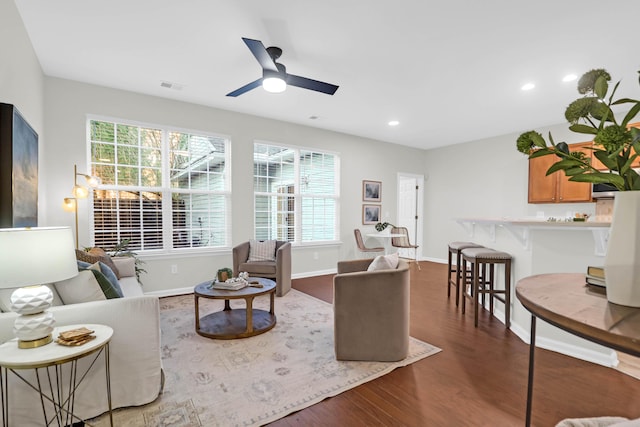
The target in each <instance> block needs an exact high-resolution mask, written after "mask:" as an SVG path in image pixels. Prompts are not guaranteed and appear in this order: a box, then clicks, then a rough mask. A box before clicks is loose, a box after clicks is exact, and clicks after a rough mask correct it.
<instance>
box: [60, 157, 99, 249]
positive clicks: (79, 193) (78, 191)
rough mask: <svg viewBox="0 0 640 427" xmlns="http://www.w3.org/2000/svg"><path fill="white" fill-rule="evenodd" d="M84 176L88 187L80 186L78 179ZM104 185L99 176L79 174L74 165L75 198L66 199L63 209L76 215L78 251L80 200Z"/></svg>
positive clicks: (72, 191)
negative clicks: (91, 189) (93, 189)
mask: <svg viewBox="0 0 640 427" xmlns="http://www.w3.org/2000/svg"><path fill="white" fill-rule="evenodd" d="M79 176H82V177H84V179H85V180H86V181H87V186H88V187H89V188H88V187H85V186H83V185H80V184H78V177H79ZM101 183H102V180H101V179H100V178H98V177H97V176H92V175H87V174H84V173H79V172H78V166H77V165H73V188H72V189H71V193H72V194H73V197H65V198H64V203H63V205H62V206H63V208H64V210H66V211H68V212H72V211H73V212H74V213H75V220H76V222H75V226H76V227H75V232H76V234H75V236H76V249H79V243H78V199H86V198H87V197H89V191H90V188H96V187H97V186H98V185H100V184H101Z"/></svg>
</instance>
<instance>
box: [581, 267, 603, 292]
mask: <svg viewBox="0 0 640 427" xmlns="http://www.w3.org/2000/svg"><path fill="white" fill-rule="evenodd" d="M586 280H587V284H588V285H594V286H600V287H603V288H604V287H606V286H607V285H606V283H605V281H604V267H596V266H591V265H590V266H588V267H587V277H586Z"/></svg>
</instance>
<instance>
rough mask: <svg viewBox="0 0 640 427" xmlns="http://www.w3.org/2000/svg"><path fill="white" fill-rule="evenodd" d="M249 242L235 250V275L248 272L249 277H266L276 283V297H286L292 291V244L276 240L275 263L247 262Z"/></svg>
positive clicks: (241, 244)
mask: <svg viewBox="0 0 640 427" xmlns="http://www.w3.org/2000/svg"><path fill="white" fill-rule="evenodd" d="M249 248H250V245H249V242H243V243H240V244H239V245H238V246H236V247H234V248H233V275H234V276H238V273H240V272H242V271H246V272H247V273H249V276H254V277H266V278H267V279H273V280H275V282H276V296H279V297H281V296H284V295H286V293H287V292H289V290H290V289H291V243H290V242H285V241H282V240H276V253H275V258H276V260H275V261H251V262H249V261H247V260H248V259H249Z"/></svg>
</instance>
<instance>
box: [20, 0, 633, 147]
mask: <svg viewBox="0 0 640 427" xmlns="http://www.w3.org/2000/svg"><path fill="white" fill-rule="evenodd" d="M15 2H16V4H17V6H18V9H19V11H20V14H21V16H22V19H23V21H24V24H25V26H26V29H27V32H28V33H29V36H30V38H31V41H32V44H33V46H34V49H35V52H36V54H37V56H38V58H39V60H40V63H41V65H42V68H43V71H44V73H45V74H46V75H48V76H54V77H61V78H65V79H71V80H77V81H82V82H87V83H93V84H97V85H103V86H108V87H113V88H118V89H124V90H130V91H134V92H139V93H144V94H149V95H155V96H160V97H165V98H171V99H176V100H182V101H187V102H192V103H196V104H202V105H207V106H211V107H216V108H222V109H225V110H232V111H238V112H243V113H249V114H253V115H257V116H262V117H268V118H273V119H278V120H284V121H288V122H293V123H299V124H303V125H308V126H314V127H319V128H324V129H331V130H336V131H341V132H345V133H349V134H353V135H359V136H364V137H369V138H374V139H379V140H383V141H388V142H392V143H397V144H402V145H408V146H413V147H422V148H432V147H438V146H444V145H450V144H456V143H460V142H466V141H472V140H477V139H482V138H486V137H491V136H496V135H502V134H506V133H511V132H521V131H525V130H530V129H532V128H535V127H539V126H544V125H551V124H558V123H563V121H564V109H565V107H566V106H567V105H568V104H569V103H570V102H571V101H572V100H573V99H575V98H576V97H577V96H578V93H577V91H576V90H575V85H576V82H572V83H563V82H562V81H561V79H562V77H564V76H565V75H566V74H569V73H574V74H577V75H578V76H580V75H581V74H582V73H584V72H585V71H588V70H589V69H592V68H606V69H607V70H608V71H609V72H610V73H611V74H612V77H613V80H614V81H617V80H621V79H622V80H623V81H622V84H621V87H620V90H619V94H620V95H626V96H633V97H636V98H638V97H640V93H639V90H638V80H637V79H638V74H637V70H638V69H640V57H639V56H638V55H637V52H638V49H640V45H639V43H638V28H639V27H638V14H639V12H640V2H639V1H638V0H616V1H614V2H603V1H594V0H538V1H535V2H533V1H526V2H525V1H522V0H483V1H479V0H447V1H438V2H435V1H429V0H396V1H388V0H349V1H345V0H324V1H313V2H311V1H303V0H242V1H239V0H181V1H176V0H173V1H169V0H110V1H88V0H56V1H52V0H15ZM242 37H248V38H253V39H258V40H261V41H262V42H263V43H264V45H265V46H272V45H275V46H278V47H280V48H282V50H283V54H282V56H281V58H280V60H279V62H282V63H283V64H284V65H286V67H287V71H288V72H289V73H291V74H297V75H301V76H305V77H309V78H313V79H316V80H321V81H325V82H328V83H332V84H336V85H339V86H340V88H339V89H338V91H337V92H336V94H335V95H334V96H329V95H325V94H322V93H317V92H313V91H309V90H304V89H300V88H296V87H290V88H288V89H287V91H286V92H284V93H281V94H270V93H267V92H265V91H264V90H263V89H262V88H257V89H254V90H252V91H250V92H248V93H246V94H244V95H241V96H239V97H237V98H231V97H226V96H225V94H226V93H228V92H230V91H232V90H234V89H237V88H239V87H240V86H243V85H245V84H246V83H249V82H251V81H253V80H256V79H257V78H259V77H261V75H262V74H261V68H260V66H259V65H258V63H257V62H256V60H255V58H254V57H253V56H252V54H251V52H250V51H249V49H248V48H247V47H246V46H245V44H244V43H243V42H242V39H241V38H242ZM162 81H168V82H172V83H176V84H179V85H182V86H183V88H182V90H176V89H165V88H162V87H161V86H160V83H161V82H162ZM529 81H532V82H534V83H535V84H536V88H535V89H534V90H532V91H529V92H523V91H521V90H520V87H521V86H522V85H523V84H524V83H526V82H529ZM310 116H317V117H318V118H317V119H315V120H313V119H310ZM392 119H396V120H399V121H400V125H399V126H396V127H393V128H392V127H389V126H388V125H387V122H388V121H389V120H392Z"/></svg>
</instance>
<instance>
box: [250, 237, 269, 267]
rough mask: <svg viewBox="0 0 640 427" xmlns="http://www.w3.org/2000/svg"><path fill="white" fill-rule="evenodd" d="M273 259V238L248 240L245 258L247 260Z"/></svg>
mask: <svg viewBox="0 0 640 427" xmlns="http://www.w3.org/2000/svg"><path fill="white" fill-rule="evenodd" d="M275 260H276V241H275V240H249V258H248V259H247V261H248V262H254V261H275Z"/></svg>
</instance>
